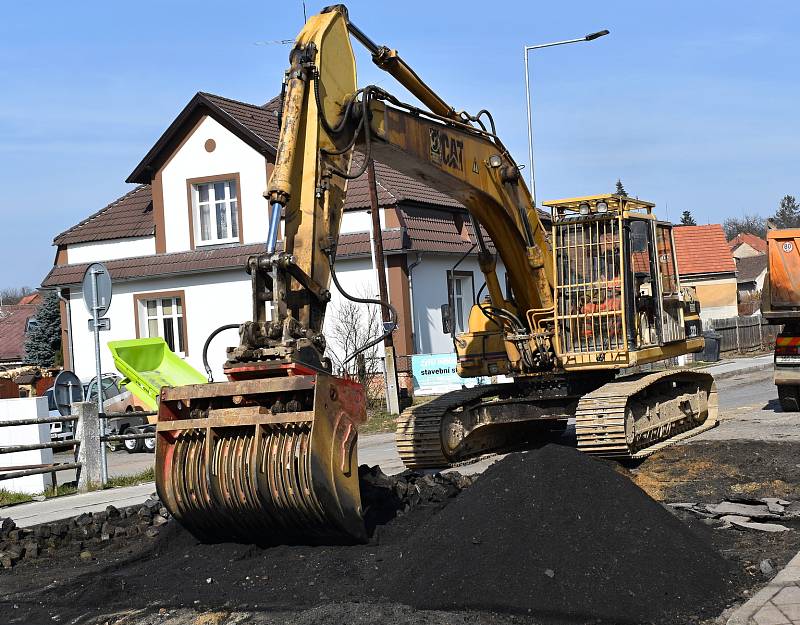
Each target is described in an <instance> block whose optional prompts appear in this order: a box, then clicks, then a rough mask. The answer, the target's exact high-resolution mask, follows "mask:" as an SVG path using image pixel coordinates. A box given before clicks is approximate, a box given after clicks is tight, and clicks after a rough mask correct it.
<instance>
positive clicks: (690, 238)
mask: <svg viewBox="0 0 800 625" xmlns="http://www.w3.org/2000/svg"><path fill="white" fill-rule="evenodd" d="M673 233H674V236H675V255H676V256H677V257H678V273H679V274H680V275H681V276H689V275H701V274H714V273H735V272H736V263H735V262H734V260H733V255H732V253H731V248H730V246H729V245H728V242H727V241H726V240H725V232H724V231H723V230H722V226H721V225H720V224H709V225H707V226H681V227H680V228H675V229H673Z"/></svg>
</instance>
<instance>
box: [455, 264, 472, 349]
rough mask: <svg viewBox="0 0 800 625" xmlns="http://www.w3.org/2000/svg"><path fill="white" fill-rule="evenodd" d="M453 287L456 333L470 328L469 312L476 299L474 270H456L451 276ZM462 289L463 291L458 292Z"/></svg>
mask: <svg viewBox="0 0 800 625" xmlns="http://www.w3.org/2000/svg"><path fill="white" fill-rule="evenodd" d="M451 280H452V284H453V286H452V288H453V294H452V297H453V312H452V315H453V321H452V323H453V328H455V332H456V334H461V333H464V332H466V331H468V330H469V313H470V311H471V310H472V305H473V303H474V301H473V300H474V299H475V291H474V289H475V284H474V275H473V274H472V272H469V271H467V272H455V273H454V274H453V276H452V278H451ZM458 290H460V291H461V293H457V291H458Z"/></svg>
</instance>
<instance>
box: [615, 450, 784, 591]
mask: <svg viewBox="0 0 800 625" xmlns="http://www.w3.org/2000/svg"><path fill="white" fill-rule="evenodd" d="M620 470H622V471H624V472H625V473H627V474H629V475H630V476H631V479H633V481H634V482H635V483H636V484H637V485H638V486H639V487H640V488H642V489H643V490H644V491H645V492H647V493H648V494H649V495H650V496H651V497H653V499H655V500H657V501H661V502H664V503H678V502H695V503H718V502H719V501H721V500H722V499H723V498H725V497H730V496H746V497H754V498H758V497H779V498H782V499H788V500H792V501H798V500H800V444H798V443H794V442H769V441H711V442H696V443H690V444H688V445H681V446H674V447H668V448H667V449H665V450H663V451H662V452H661V453H659V454H655V455H653V456H651V457H650V458H647V459H645V460H644V461H643V462H642V463H641V464H639V465H638V466H636V465H631V466H627V467H625V466H622V465H620ZM675 514H676V515H678V516H679V517H680V518H682V519H684V520H686V521H687V522H689V523H692V524H693V525H695V526H700V525H704V524H703V522H702V521H700V520H698V519H697V517H696V516H694V515H692V514H690V513H684V512H681V511H679V510H676V511H675ZM782 524H784V525H787V526H789V527H791V528H792V531H790V532H783V533H778V534H770V533H767V532H754V531H739V530H734V529H730V530H720V529H716V528H717V527H718V526H719V523H717V522H715V523H712V524H710V525H706V526H705V527H706V528H707V529H710V530H711V531H709V532H707V534H708V536H709V540H711V541H712V543H713V544H714V545H715V546H716V548H717V549H718V550H719V551H720V552H721V553H722V554H723V555H724V556H726V557H728V558H731V559H734V560H736V561H737V562H738V563H739V564H740V565H741V567H742V568H743V569H744V570H746V571H747V572H748V574H750V575H751V576H752V579H753V583H754V585H757V584H758V583H763V582H764V581H765V580H764V577H763V575H762V574H761V573H760V571H759V569H758V566H759V563H760V562H761V561H762V560H764V559H767V558H769V559H770V560H772V562H773V564H774V565H776V566H777V567H778V568H780V567H783V566H784V565H785V564H786V563H787V562H788V561H789V560H790V559H791V558H792V557H794V555H795V554H797V552H798V551H800V522H798V521H782Z"/></svg>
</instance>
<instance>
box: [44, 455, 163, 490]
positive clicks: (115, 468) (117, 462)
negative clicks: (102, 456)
mask: <svg viewBox="0 0 800 625" xmlns="http://www.w3.org/2000/svg"><path fill="white" fill-rule="evenodd" d="M53 457H54V461H55V462H72V452H71V451H68V452H61V453H57V454H53ZM155 457H156V456H155V454H148V453H137V454H129V453H128V452H127V451H125V450H120V451H108V456H107V459H108V475H109V477H120V476H123V475H136V474H137V473H141V472H142V471H144V470H145V469H149V468H150V467H152V466H153V462H154V461H155ZM74 481H75V471H59V472H58V483H59V484H65V483H67V482H74Z"/></svg>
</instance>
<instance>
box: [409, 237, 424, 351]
mask: <svg viewBox="0 0 800 625" xmlns="http://www.w3.org/2000/svg"><path fill="white" fill-rule="evenodd" d="M421 262H422V252H417V260H415V261H414V262H413V263H411V264H410V265H408V268H407V270H408V307H409V308H410V309H411V310H410V312H411V347H412V348H413V349H414V353H415V354H419V353H420V351H422V348H420V349H417V322H416V315H415V314H414V273H413V272H414V267H416V266H417V265H419V264H420V263H421Z"/></svg>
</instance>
